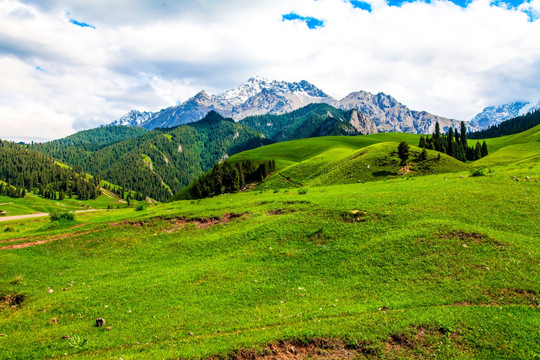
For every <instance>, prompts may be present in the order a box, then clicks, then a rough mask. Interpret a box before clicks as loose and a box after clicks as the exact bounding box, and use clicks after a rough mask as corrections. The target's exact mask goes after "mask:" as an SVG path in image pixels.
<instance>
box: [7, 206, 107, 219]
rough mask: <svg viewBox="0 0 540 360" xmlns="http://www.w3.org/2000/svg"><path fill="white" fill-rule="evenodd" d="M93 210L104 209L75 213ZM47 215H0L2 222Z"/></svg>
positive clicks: (46, 214) (82, 211) (81, 211)
mask: <svg viewBox="0 0 540 360" xmlns="http://www.w3.org/2000/svg"><path fill="white" fill-rule="evenodd" d="M92 211H102V209H91V210H77V211H75V213H77V214H78V213H84V212H92ZM45 216H49V213H43V212H38V213H35V214H28V215H13V216H2V217H0V222H4V221H12V220H23V219H30V218H38V217H45Z"/></svg>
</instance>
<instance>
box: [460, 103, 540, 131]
mask: <svg viewBox="0 0 540 360" xmlns="http://www.w3.org/2000/svg"><path fill="white" fill-rule="evenodd" d="M535 108H536V109H537V108H540V102H539V103H538V104H536V105H532V104H531V103H530V102H528V101H516V102H511V103H508V104H503V105H498V106H488V107H486V108H484V110H482V112H480V113H479V114H478V115H476V116H475V117H473V118H472V119H471V122H470V124H471V126H472V127H476V128H479V129H487V128H488V127H490V126H493V125H498V124H500V123H501V122H503V121H505V120H508V119H512V118H514V117H516V116H519V115H523V114H525V113H527V112H528V111H531V110H534V109H535Z"/></svg>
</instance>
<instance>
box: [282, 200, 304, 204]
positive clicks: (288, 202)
mask: <svg viewBox="0 0 540 360" xmlns="http://www.w3.org/2000/svg"><path fill="white" fill-rule="evenodd" d="M283 203H284V204H286V205H294V204H311V201H309V200H295V201H284V202H283Z"/></svg>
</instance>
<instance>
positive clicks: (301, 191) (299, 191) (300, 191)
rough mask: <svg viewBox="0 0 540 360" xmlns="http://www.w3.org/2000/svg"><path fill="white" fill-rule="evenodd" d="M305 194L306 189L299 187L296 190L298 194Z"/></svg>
mask: <svg viewBox="0 0 540 360" xmlns="http://www.w3.org/2000/svg"><path fill="white" fill-rule="evenodd" d="M306 194H307V189H299V190H298V195H306Z"/></svg>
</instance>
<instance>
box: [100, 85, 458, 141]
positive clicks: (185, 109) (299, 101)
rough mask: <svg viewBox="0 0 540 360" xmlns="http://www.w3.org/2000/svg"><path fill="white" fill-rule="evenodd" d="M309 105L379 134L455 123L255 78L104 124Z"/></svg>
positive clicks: (374, 97)
mask: <svg viewBox="0 0 540 360" xmlns="http://www.w3.org/2000/svg"><path fill="white" fill-rule="evenodd" d="M313 103H325V104H329V105H332V106H334V107H336V108H339V109H342V110H345V111H348V110H352V109H358V110H360V111H362V112H363V113H365V114H366V115H367V116H368V117H370V118H371V120H373V121H374V122H375V124H376V126H377V131H383V132H388V131H391V132H400V131H405V132H411V133H423V134H426V133H431V132H433V130H434V128H435V123H436V122H439V123H440V124H441V126H442V128H443V129H444V128H448V127H450V126H454V127H456V126H458V125H459V123H460V122H459V121H457V120H452V119H447V118H445V117H441V116H437V115H433V114H430V113H428V112H425V111H415V110H410V109H409V108H408V107H407V106H405V105H403V104H402V103H400V102H399V101H397V100H396V99H394V98H393V97H392V96H390V95H386V94H384V93H382V92H380V93H378V94H371V93H369V92H367V91H357V92H353V93H351V94H349V95H347V96H346V97H344V98H343V99H341V100H337V99H335V98H333V97H331V96H329V95H328V94H326V93H325V92H324V91H322V90H321V89H319V88H318V87H316V86H315V85H313V84H311V83H310V82H308V81H306V80H301V81H299V82H286V81H278V80H267V79H265V78H263V77H260V76H256V77H252V78H250V79H248V80H247V81H246V82H244V83H242V84H240V85H239V86H238V87H236V88H234V89H230V90H226V91H224V92H222V93H220V94H217V95H209V94H208V93H206V91H204V90H203V91H200V92H198V93H197V94H196V95H195V96H193V97H191V98H189V99H188V100H186V101H185V102H183V103H182V104H179V105H176V106H171V107H168V108H165V109H162V110H160V111H157V112H155V113H148V112H137V111H131V112H129V113H128V114H126V115H124V116H123V117H122V118H120V119H119V120H116V121H114V122H112V123H110V124H109V125H128V123H129V125H131V126H139V127H144V128H146V129H149V130H152V129H155V128H161V127H163V128H168V127H174V126H177V125H182V124H187V123H190V122H194V121H197V120H200V119H201V118H203V117H204V116H205V115H206V114H207V113H208V112H210V111H212V110H213V111H217V112H218V113H219V114H221V115H222V116H224V117H231V118H233V119H234V120H235V121H240V120H242V119H244V118H246V117H248V116H255V115H266V114H273V115H281V114H285V113H289V112H292V111H295V110H297V109H300V108H302V107H304V106H306V105H309V104H313ZM138 114H140V115H139V116H137V115H138Z"/></svg>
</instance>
